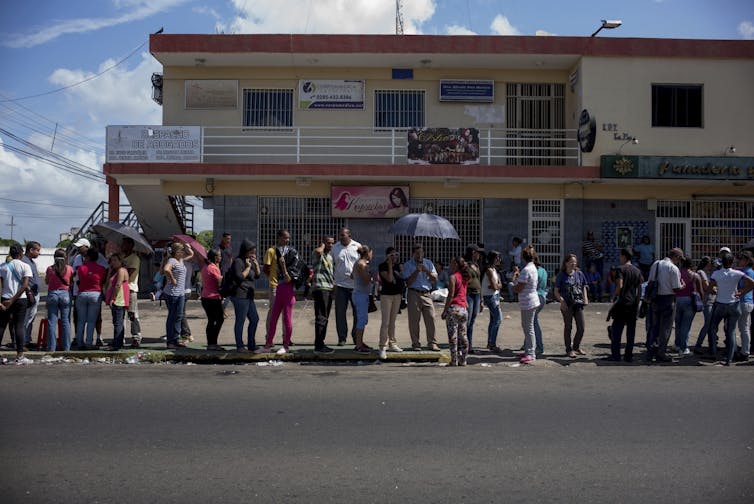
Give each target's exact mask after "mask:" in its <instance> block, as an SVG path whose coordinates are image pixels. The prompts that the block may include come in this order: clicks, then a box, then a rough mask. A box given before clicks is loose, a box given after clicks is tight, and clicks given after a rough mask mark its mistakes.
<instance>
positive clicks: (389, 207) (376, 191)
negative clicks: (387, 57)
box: [330, 186, 409, 218]
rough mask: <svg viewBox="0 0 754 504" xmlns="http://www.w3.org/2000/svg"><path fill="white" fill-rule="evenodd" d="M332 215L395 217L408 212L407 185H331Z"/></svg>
mask: <svg viewBox="0 0 754 504" xmlns="http://www.w3.org/2000/svg"><path fill="white" fill-rule="evenodd" d="M330 198H331V208H332V216H333V217H366V218H395V217H401V216H403V215H406V214H407V213H408V208H409V207H408V186H397V187H396V186H332V187H331V188H330Z"/></svg>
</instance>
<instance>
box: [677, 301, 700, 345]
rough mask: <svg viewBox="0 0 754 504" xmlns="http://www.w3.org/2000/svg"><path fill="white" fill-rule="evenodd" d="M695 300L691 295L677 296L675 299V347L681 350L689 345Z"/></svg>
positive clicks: (694, 313)
mask: <svg viewBox="0 0 754 504" xmlns="http://www.w3.org/2000/svg"><path fill="white" fill-rule="evenodd" d="M694 315H696V312H695V311H694V300H693V299H692V298H691V296H683V297H677V298H676V300H675V347H676V348H677V349H678V351H679V352H682V351H684V350H686V349H687V348H688V347H689V332H690V331H691V324H692V322H694Z"/></svg>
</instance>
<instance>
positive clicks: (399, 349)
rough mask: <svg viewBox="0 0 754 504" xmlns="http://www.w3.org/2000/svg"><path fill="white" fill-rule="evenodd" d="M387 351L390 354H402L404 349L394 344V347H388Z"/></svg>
mask: <svg viewBox="0 0 754 504" xmlns="http://www.w3.org/2000/svg"><path fill="white" fill-rule="evenodd" d="M387 351H388V352H402V351H403V349H402V348H401V347H399V346H398V345H395V344H393V345H390V346H389V347H387Z"/></svg>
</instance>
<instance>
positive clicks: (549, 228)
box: [529, 199, 564, 283]
mask: <svg viewBox="0 0 754 504" xmlns="http://www.w3.org/2000/svg"><path fill="white" fill-rule="evenodd" d="M529 236H530V237H531V238H530V240H529V243H531V245H532V246H533V247H534V250H535V251H536V252H537V255H538V256H539V261H540V263H541V265H542V267H543V268H544V269H545V270H547V275H548V279H553V278H555V275H556V274H557V272H558V269H559V268H560V263H561V262H562V260H563V255H564V253H563V200H559V199H556V200H539V199H533V200H529ZM550 283H551V282H550Z"/></svg>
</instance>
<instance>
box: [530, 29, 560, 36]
mask: <svg viewBox="0 0 754 504" xmlns="http://www.w3.org/2000/svg"><path fill="white" fill-rule="evenodd" d="M534 35H536V36H537V37H554V36H556V35H557V33H550V32H548V31H545V30H537V31H536V32H534Z"/></svg>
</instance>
